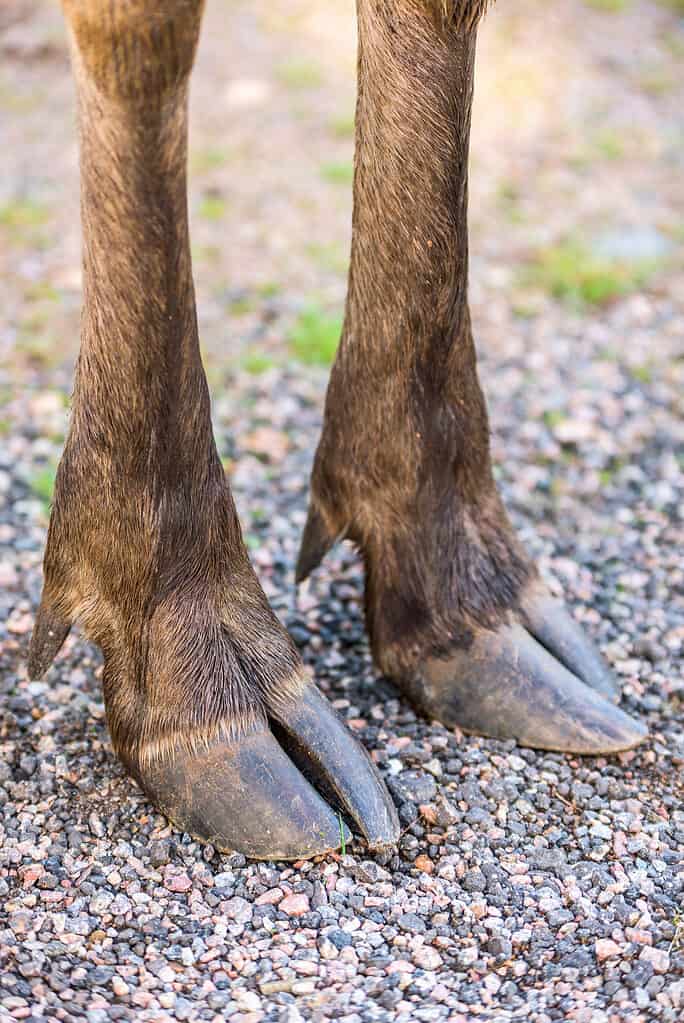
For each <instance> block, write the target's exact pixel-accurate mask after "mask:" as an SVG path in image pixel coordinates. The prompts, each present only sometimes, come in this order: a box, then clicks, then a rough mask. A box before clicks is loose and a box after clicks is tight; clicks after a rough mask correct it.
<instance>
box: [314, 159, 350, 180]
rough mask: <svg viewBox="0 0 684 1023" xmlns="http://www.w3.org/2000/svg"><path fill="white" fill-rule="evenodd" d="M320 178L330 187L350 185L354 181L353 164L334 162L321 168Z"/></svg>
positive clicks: (345, 161)
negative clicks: (328, 183)
mask: <svg viewBox="0 0 684 1023" xmlns="http://www.w3.org/2000/svg"><path fill="white" fill-rule="evenodd" d="M321 177H322V178H323V180H324V181H329V182H330V184H332V185H351V184H352V182H353V180H354V164H353V163H352V161H351V160H334V161H332V162H331V163H324V164H323V165H322V166H321Z"/></svg>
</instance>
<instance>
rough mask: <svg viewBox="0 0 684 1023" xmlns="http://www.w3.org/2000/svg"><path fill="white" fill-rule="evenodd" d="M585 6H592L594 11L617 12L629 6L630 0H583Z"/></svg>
mask: <svg viewBox="0 0 684 1023" xmlns="http://www.w3.org/2000/svg"><path fill="white" fill-rule="evenodd" d="M584 2H585V4H586V5H587V7H593V8H594V10H596V11H606V12H607V13H608V14H617V13H618V12H619V11H624V10H626V9H627V8H628V7H630V6H631V0H584Z"/></svg>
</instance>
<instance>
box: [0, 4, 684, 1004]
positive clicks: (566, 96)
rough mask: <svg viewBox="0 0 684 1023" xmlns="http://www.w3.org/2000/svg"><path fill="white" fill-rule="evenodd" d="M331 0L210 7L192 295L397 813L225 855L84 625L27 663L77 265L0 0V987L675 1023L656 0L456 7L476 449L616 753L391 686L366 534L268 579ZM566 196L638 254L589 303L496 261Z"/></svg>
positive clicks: (332, 244) (668, 98)
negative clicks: (132, 743)
mask: <svg viewBox="0 0 684 1023" xmlns="http://www.w3.org/2000/svg"><path fill="white" fill-rule="evenodd" d="M328 6H329V5H326V4H325V3H323V2H322V0H316V2H314V0H307V2H304V0H301V2H298V3H294V4H290V5H286V4H285V3H284V2H282V0H274V2H273V3H272V4H269V11H268V13H266V12H262V13H260V14H258V15H257V14H254V13H253V11H252V10H251V7H250V5H248V4H246V3H235V4H231V5H225V7H224V6H222V5H220V4H219V3H218V2H217V0H214V3H213V6H212V4H211V3H210V5H209V10H208V15H207V17H208V24H207V25H206V26H205V34H204V37H203V42H202V46H201V48H200V54H199V59H198V68H197V73H196V82H195V92H194V96H195V98H194V101H193V102H194V106H193V116H194V122H193V124H194V125H196V127H195V128H194V129H193V130H194V132H195V134H194V136H193V138H194V142H193V146H192V148H191V168H194V170H193V171H192V174H193V176H192V178H191V184H192V189H191V208H192V209H193V210H194V211H195V212H194V214H193V215H194V220H193V228H194V242H195V246H196V252H195V266H196V275H197V278H198V296H199V314H200V322H201V327H202V333H203V339H204V344H205V347H206V350H207V353H208V355H209V359H208V370H209V377H210V383H211V386H212V393H213V396H214V419H215V426H216V433H217V439H218V443H219V447H220V450H221V453H222V455H223V456H224V458H225V461H226V467H227V470H228V471H229V472H230V475H231V480H232V485H233V490H234V493H235V497H236V500H237V503H238V507H239V511H240V514H241V518H242V522H243V526H244V530H245V534H246V538H247V542H248V544H249V547H250V550H251V553H252V557H253V560H254V563H255V565H256V567H257V570H258V572H259V575H260V578H261V580H262V583H263V585H264V587H265V588H266V591H267V593H268V595H269V597H270V598H271V600H272V602H273V605H274V607H275V608H276V610H277V612H278V614H279V615H280V616H281V618H282V620H283V621H284V622H285V623H286V624H287V626H288V627H289V628H290V631H291V633H292V635H293V636H294V638H295V640H296V642H297V644H298V645H299V647H300V649H301V651H302V654H303V656H304V658H305V660H306V661H307V663H308V664H309V665H310V666H311V667H312V669H313V670H314V672H315V676H316V679H317V680H318V682H319V684H320V686H321V688H322V689H323V691H324V692H326V694H327V695H328V696H329V697H330V698H331V699H332V700H333V702H334V704H335V706H336V707H337V708H338V710H339V711H340V713H341V714H342V716H343V717H344V718H345V719H346V720H347V722H348V724H349V727H350V728H351V729H352V730H353V731H354V733H355V734H356V735H357V736H358V737H359V738H360V739H361V741H362V742H363V743H364V744H365V745H366V746H367V747H368V749H369V750H370V751H371V753H372V755H373V756H374V758H375V760H376V762H377V763H378V765H379V766H380V769H381V770H382V772H383V774H384V775H385V778H386V779H387V782H388V784H389V786H390V788H391V790H392V792H393V794H394V796H395V798H396V801H397V804H398V806H399V812H400V817H401V820H402V825H403V834H402V839H401V842H400V845H399V848H398V850H397V851H396V852H395V853H393V854H388V855H387V856H385V857H376V858H371V857H369V855H368V854H367V853H366V852H364V849H363V847H362V846H361V844H360V843H357V842H354V843H353V844H351V845H350V846H349V847H348V849H347V850H346V852H345V854H344V855H335V856H329V857H327V858H325V859H323V860H321V861H320V862H315V863H300V864H294V865H285V864H282V863H273V864H248V863H245V860H244V858H243V857H242V856H240V855H232V856H229V855H219V854H217V853H215V852H214V851H213V850H212V849H211V848H208V847H201V846H200V845H199V844H198V843H196V842H194V841H192V840H191V839H190V838H189V837H188V836H187V835H185V836H184V835H180V834H177V833H175V832H174V831H173V830H172V829H170V828H169V827H168V826H167V824H166V822H165V820H164V819H163V817H161V816H160V815H159V814H156V813H155V812H154V811H153V809H152V808H151V807H150V805H149V804H148V803H147V802H146V801H145V799H144V798H143V797H142V796H141V794H140V793H139V791H138V790H137V788H136V787H135V785H134V783H132V782H131V781H129V780H128V779H127V778H126V777H125V775H124V773H123V770H122V769H121V768H120V766H119V765H118V763H117V762H116V760H115V759H114V757H113V755H112V751H111V746H110V743H109V739H108V735H107V729H106V723H105V717H104V707H103V703H102V694H101V688H100V676H101V658H100V656H99V654H98V652H97V651H96V650H94V649H93V648H92V647H91V646H90V645H88V644H87V643H85V642H84V641H83V639H82V638H81V637H80V636H79V635H78V634H74V635H73V636H71V637H70V638H69V639H68V640H67V643H66V645H65V648H64V651H63V653H62V654H61V655H60V657H59V659H58V661H57V662H56V664H55V666H54V667H53V668H52V669H51V671H50V672H49V674H48V676H47V677H46V678H45V680H43V681H41V682H32V683H31V682H28V681H27V679H26V671H25V656H26V649H27V643H28V637H29V634H30V629H31V624H32V618H33V614H34V612H35V608H36V605H37V601H38V597H39V593H40V585H41V574H40V562H41V556H42V548H43V544H44V540H45V528H46V522H47V502H48V500H49V489H50V480H51V475H52V473H53V471H54V465H55V463H56V461H57V459H58V457H59V451H60V449H61V444H62V440H63V436H64V432H65V428H66V423H67V416H68V395H69V391H70V386H71V384H70V382H71V371H72V361H73V356H74V352H75V340H76V338H77V331H78V305H79V286H80V282H79V271H78V226H77V215H76V211H77V205H76V204H77V199H76V195H77V192H76V175H75V157H76V150H75V137H74V136H73V129H72V124H71V119H72V117H73V106H72V104H73V90H72V87H71V84H70V80H69V76H68V68H67V65H66V58H65V44H64V38H63V31H62V29H61V26H60V23H59V21H58V20H57V16H56V14H55V12H54V10H53V9H52V7H51V5H50V4H48V3H37V4H35V5H29V4H22V3H19V2H16V3H13V4H9V5H8V6H7V8H3V12H1V13H0V57H1V58H2V60H1V61H0V99H1V100H2V104H3V108H4V110H5V111H7V113H8V115H9V116H8V119H7V123H8V127H9V145H8V146H7V147H6V150H5V152H4V153H3V158H4V159H5V160H6V163H7V166H8V168H9V170H8V173H7V174H4V175H3V178H2V181H1V182H0V297H1V298H2V309H3V313H2V318H1V319H0V405H1V408H0V1019H5V1018H7V1019H24V1020H32V1019H48V1020H66V1021H71V1020H81V1019H85V1020H87V1021H88V1023H106V1021H109V1020H135V1021H143V1023H146V1021H164V1020H216V1021H218V1020H224V1019H226V1018H230V1019H231V1020H236V1021H238V1020H239V1021H242V1023H260V1021H262V1020H263V1021H276V1020H277V1021H283V1023H297V1021H299V1020H324V1019H337V1020H342V1021H345V1023H357V1021H358V1023H361V1021H366V1020H378V1021H385V1020H386V1021H390V1020H392V1021H394V1020H397V1021H400V1023H402V1021H409V1020H420V1021H426V1023H430V1021H433V1020H434V1021H442V1020H444V1021H446V1020H449V1021H454V1023H458V1021H466V1020H488V1021H502V1023H503V1021H509V1020H510V1021H513V1020H516V1021H517V1020H530V1021H532V1023H547V1021H550V1020H572V1021H577V1023H618V1021H629V1023H639V1021H644V1023H646V1021H650V1020H662V1021H671V1023H675V1021H678V1020H680V1019H681V1018H682V1017H683V1016H684V899H683V896H682V873H681V869H682V864H683V853H684V799H683V796H684V773H683V768H684V730H683V728H682V703H683V701H684V674H683V671H682V656H681V655H682V646H683V645H684V599H683V589H684V585H683V584H684V558H683V554H684V525H683V522H682V519H683V511H684V458H683V452H684V425H683V421H682V415H681V413H682V393H683V388H684V287H683V285H682V265H683V261H682V255H681V242H682V239H683V238H684V231H683V226H684V225H683V222H682V198H683V196H682V179H683V175H682V170H683V166H682V165H683V155H682V148H683V147H682V139H683V138H684V124H683V122H682V110H684V96H683V95H682V92H683V89H682V82H681V56H682V53H684V30H683V27H682V24H683V23H682V19H681V17H679V16H678V14H677V4H674V3H673V4H649V3H640V2H634V3H632V4H624V5H620V4H616V5H614V6H615V7H616V8H622V9H618V10H615V11H611V10H602V9H600V8H601V7H602V6H605V7H608V8H610V7H611V5H609V4H607V5H601V4H599V3H594V4H583V3H581V2H579V0H559V2H558V3H557V4H554V5H553V6H554V10H553V12H550V13H549V15H548V17H547V16H546V15H545V18H544V19H543V24H541V23H540V21H539V20H537V19H535V18H534V17H531V15H532V13H533V12H534V10H535V9H536V8H535V6H534V5H533V4H532V2H531V0H530V2H528V0H516V3H515V4H514V3H513V2H510V3H509V4H508V5H506V4H504V3H503V2H501V3H500V4H499V5H497V9H496V10H495V12H494V14H493V15H492V16H491V17H490V18H488V19H487V22H486V24H485V26H484V27H483V30H482V33H481V36H482V38H481V45H480V64H479V69H478V99H477V106H476V111H475V114H476V116H475V124H474V139H473V156H472V163H473V188H472V191H473V203H472V215H471V221H472V247H473V258H472V271H471V276H472V282H471V292H472V299H473V315H474V320H475V324H476V329H477V335H478V344H479V348H480V365H481V373H482V378H483V382H484V385H485V388H486V390H487V393H488V396H489V400H490V408H491V413H492V433H493V436H492V442H493V451H494V457H495V460H496V462H497V466H498V469H497V472H498V477H499V481H500V485H501V487H502V489H503V493H504V496H505V498H506V502H507V505H508V507H509V509H510V512H511V515H512V518H513V520H514V522H515V525H516V526H517V528H518V529H519V530H520V533H521V535H522V538H523V540H524V541H525V543H526V544H527V545H528V547H529V548H530V549H531V550H532V551H533V553H534V554H535V555H536V557H537V559H538V562H539V564H540V567H541V570H542V572H543V574H544V576H545V578H546V579H547V580H548V581H549V584H550V585H551V586H552V588H553V589H554V590H555V591H556V592H557V593H558V594H559V595H560V594H563V595H564V596H565V599H566V601H567V602H568V604H569V605H570V606H571V608H572V609H573V612H574V613H575V615H576V617H577V618H578V619H579V620H580V621H581V622H582V623H583V624H584V626H585V628H586V630H587V631H588V632H589V634H590V635H592V636H593V637H594V639H595V640H596V641H597V642H598V643H599V645H600V646H601V648H602V650H603V652H604V655H605V656H606V658H607V659H608V661H609V662H610V663H611V664H612V666H613V668H614V670H615V671H616V673H617V675H618V678H619V680H620V683H621V686H622V692H623V705H624V707H625V708H626V709H627V710H628V711H629V712H630V713H631V714H633V715H634V716H636V717H639V718H641V719H643V720H645V721H647V722H648V725H649V728H650V736H649V739H648V741H647V742H646V743H644V744H643V745H642V746H641V747H639V749H637V750H635V751H632V752H630V753H626V754H623V755H620V756H616V757H611V758H586V759H582V758H575V757H570V756H564V755H556V754H549V753H536V752H532V751H529V750H523V749H520V748H518V747H516V746H515V745H514V744H513V743H502V742H495V741H491V740H484V739H479V738H473V737H465V736H462V735H460V734H456V733H455V732H449V731H447V730H446V729H444V728H443V727H441V726H440V725H438V724H435V723H430V722H428V721H425V720H423V719H421V718H419V717H417V716H416V715H415V714H414V712H413V710H412V709H411V707H410V706H409V705H408V704H407V703H406V702H405V701H403V700H402V699H400V698H399V694H398V693H397V691H396V690H395V689H394V687H393V686H392V685H391V684H390V683H389V682H388V681H386V680H384V679H381V678H377V677H375V675H374V672H373V669H372V666H371V662H370V658H369V653H368V646H367V641H366V638H365V634H364V628H363V612H362V590H363V581H362V573H361V567H360V563H359V561H358V559H357V557H356V556H355V555H354V553H353V551H351V550H350V549H348V548H347V547H345V546H340V547H338V548H336V549H335V550H334V551H333V552H332V554H331V555H330V556H329V557H328V558H327V559H326V562H325V564H324V566H323V567H322V568H321V569H320V570H319V571H318V572H317V573H316V575H315V577H314V578H313V580H312V581H311V582H310V584H309V585H308V586H307V587H306V588H304V589H302V590H301V591H300V593H299V594H298V595H295V593H294V589H293V584H292V574H293V564H294V559H295V557H296V552H297V544H298V539H299V535H300V532H301V528H302V525H303V521H304V515H305V508H306V499H307V479H308V472H309V468H310V463H311V458H312V454H313V450H314V447H315V443H316V437H317V434H318V430H319V427H320V421H321V413H322V401H323V396H324V393H325V370H324V369H317V368H311V367H306V368H303V367H298V366H297V365H296V364H295V363H293V361H292V359H291V356H290V353H289V351H288V346H287V340H286V339H287V336H288V332H289V330H290V329H291V327H292V323H293V322H294V320H295V319H296V316H297V312H298V310H299V309H300V308H301V306H302V304H304V303H305V302H307V301H309V300H310V298H311V296H314V298H315V300H316V302H319V303H321V305H322V306H323V307H325V308H331V309H332V310H333V311H337V310H338V309H339V305H340V303H341V301H342V297H343V294H344V267H343V266H339V265H338V260H339V252H344V251H345V247H346V244H347V240H348V216H349V192H348V188H347V189H346V190H345V189H342V188H340V186H339V184H337V185H336V184H334V183H332V184H331V183H330V182H327V183H326V180H325V175H321V174H320V173H319V170H320V168H319V166H318V164H317V162H318V161H320V165H321V166H322V165H326V166H327V165H328V164H331V163H334V162H337V163H338V164H339V163H340V162H341V161H345V160H347V161H348V160H349V158H350V153H351V139H350V138H349V137H348V132H347V131H346V128H345V126H344V123H343V120H344V118H343V117H342V115H343V114H345V113H346V111H347V110H348V108H349V106H350V104H351V102H352V96H353V21H352V14H351V9H349V10H347V9H345V10H344V11H342V12H341V13H340V12H337V11H335V12H331V11H330V10H328ZM5 10H9V11H10V12H12V11H13V12H14V17H9V18H6V20H5V21H4V22H3V20H2V19H3V17H5V14H4V11H5ZM528 15H529V17H528ZM225 40H231V41H232V42H231V46H232V47H233V49H232V51H231V52H232V53H234V54H235V63H234V64H230V65H229V64H227V62H226V61H225V52H224V51H225V45H226V44H225ZM326 47H327V48H326ZM321 53H326V54H328V53H330V63H329V65H327V64H325V63H324V62H323V61H322V60H321V57H320V54H321ZM316 61H318V63H316ZM678 62H679V63H678ZM678 68H679V71H678V70H677V69H678ZM314 72H315V74H314ZM316 76H318V77H316ZM542 85H543V89H542V88H541V86H542ZM205 98H207V99H211V100H212V102H206V103H205V102H204V99H205ZM343 107H344V109H343ZM231 112H232V120H231ZM331 125H332V128H331V127H330V126H331ZM225 132H228V133H229V138H228V141H227V142H226V141H225ZM222 133H223V134H222ZM312 139H315V140H316V145H319V148H318V149H316V146H312V141H311V140H312ZM221 147H223V148H225V152H223V150H222V148H221ZM312 150H316V152H315V155H314V156H312ZM221 152H223V155H221ZM273 153H276V154H277V157H278V159H277V160H274V159H273ZM212 154H213V155H212ZM269 154H270V156H269ZM281 157H282V160H281ZM313 161H316V162H313ZM333 176H334V175H333ZM328 177H330V175H328ZM207 198H209V199H213V200H214V203H213V205H212V204H209V205H208V206H207V205H206V200H207ZM203 203H204V205H203ZM221 203H225V207H224V206H222V205H221ZM202 211H204V213H203V212H202ZM207 214H208V215H207ZM580 227H581V234H582V237H583V238H585V239H589V241H588V242H587V244H589V245H590V246H594V247H595V251H596V252H600V253H603V254H605V253H606V252H608V253H609V255H610V254H611V253H612V254H613V255H614V254H615V252H616V251H617V252H619V253H624V252H625V251H629V252H630V253H632V254H634V253H635V252H636V253H637V256H638V257H639V259H640V260H642V261H646V259H647V260H648V261H649V263H650V262H652V263H654V266H653V267H652V268H651V271H650V272H649V274H648V275H646V276H645V277H644V279H643V280H642V279H641V278H640V279H639V280H638V281H636V280H635V281H633V282H632V283H631V284H630V286H628V287H625V288H624V293H623V294H621V295H619V296H617V297H615V298H614V299H613V300H611V301H607V302H605V303H604V304H601V305H598V306H592V305H586V304H581V303H579V302H577V301H575V302H574V303H573V302H570V303H569V302H567V301H563V299H562V298H561V297H559V295H558V289H557V288H556V289H555V291H556V294H554V293H553V292H554V288H553V287H552V288H549V286H548V282H546V283H545V282H544V281H541V282H540V280H539V279H534V278H531V277H530V275H529V274H528V273H525V272H521V271H524V269H525V267H529V266H530V265H532V263H531V256H532V254H533V253H535V252H537V251H538V250H539V247H540V246H549V245H553V244H555V243H556V242H557V241H558V240H559V239H563V238H565V237H567V236H568V233H569V232H576V231H578V230H579V229H580ZM642 257H643V259H642ZM578 258H579V257H578ZM655 264H657V265H655ZM274 282H276V283H277V285H278V286H277V287H276V286H275V284H274ZM255 352H257V353H259V355H260V356H261V357H262V360H263V361H262V362H261V363H260V364H259V365H258V367H257V366H256V365H255V364H254V362H253V361H251V362H250V357H251V356H253V355H254V353H255ZM266 355H267V356H268V358H265V356H266ZM248 368H251V369H252V372H249V371H248ZM256 368H258V369H259V370H260V372H259V373H258V374H257V373H255V372H254V370H255V369H256Z"/></svg>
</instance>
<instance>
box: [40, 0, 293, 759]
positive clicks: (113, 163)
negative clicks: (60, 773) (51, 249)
mask: <svg viewBox="0 0 684 1023" xmlns="http://www.w3.org/2000/svg"><path fill="white" fill-rule="evenodd" d="M153 6H154V7H155V10H156V9H157V8H156V5H153ZM166 9H167V13H168V16H169V18H170V20H169V21H168V22H167V21H166V20H164V22H163V25H164V26H165V28H166V29H168V28H169V26H170V25H173V26H174V32H173V33H167V34H164V33H162V34H161V35H159V36H158V35H157V34H156V32H155V31H154V30H153V29H150V30H148V25H149V18H148V15H149V12H150V10H151V6H150V3H149V2H145V0H140V2H138V3H135V2H128V3H115V4H109V3H107V4H99V3H92V2H91V3H77V2H72V0H68V2H67V3H66V4H65V11H66V13H67V17H68V18H69V20H70V25H71V28H72V32H73V38H74V47H73V64H74V70H75V74H76V80H77V86H78V98H79V128H80V140H81V189H82V220H83V242H84V252H83V260H84V310H83V324H82V338H81V351H80V355H79V360H78V366H77V371H76V381H75V389H74V400H73V416H72V422H71V428H70V432H69V436H68V439H67V442H66V446H65V452H64V456H63V459H62V462H61V465H60V467H59V472H58V476H57V482H56V490H55V501H54V511H53V514H52V519H51V523H50V531H49V538H48V545H47V552H46V556H45V591H44V602H46V603H47V604H48V606H50V607H51V608H53V609H56V610H57V612H58V615H59V617H60V618H61V619H67V620H72V619H74V618H79V619H80V620H81V622H82V624H83V627H84V629H85V632H86V633H87V635H88V636H89V637H90V638H91V639H92V640H94V642H96V643H97V644H98V645H99V646H100V647H101V648H102V650H103V653H104V657H105V674H104V691H105V700H106V704H107V715H108V721H109V726H110V731H111V734H112V739H113V742H114V745H115V747H116V749H117V750H118V751H119V752H120V754H121V755H122V757H123V758H124V759H125V760H126V762H127V763H129V764H133V765H134V764H135V762H138V761H142V760H144V759H145V757H146V756H149V755H151V754H152V753H156V752H159V751H160V750H162V749H166V748H170V747H171V745H172V744H173V743H175V742H176V741H177V739H178V737H185V738H186V739H187V741H189V742H193V741H198V740H199V739H200V738H206V737H207V736H209V735H211V734H215V733H216V732H217V731H219V730H225V731H229V730H230V731H239V730H241V729H244V728H249V727H251V726H252V725H253V724H255V723H256V722H257V721H259V720H261V719H262V718H263V717H264V716H265V714H266V713H267V711H268V708H269V704H271V705H272V704H273V702H274V701H276V700H278V699H281V698H285V697H286V696H287V694H288V693H294V692H297V691H298V690H299V688H300V685H301V679H302V667H301V664H300V661H299V657H298V655H297V653H296V651H295V649H294V646H293V644H292V643H291V641H290V639H289V637H288V635H287V633H286V632H285V631H284V630H283V629H282V627H281V626H280V625H279V623H278V621H277V619H276V617H275V615H274V614H273V612H272V611H271V609H270V607H269V605H268V602H267V600H266V597H265V595H264V593H263V591H262V590H261V587H260V586H259V584H258V582H257V580H256V577H255V575H254V573H253V571H252V568H251V566H250V564H249V560H248V557H247V553H246V550H245V547H244V544H243V542H242V536H241V532H240V526H239V523H238V520H237V515H236V511H235V506H234V504H233V501H232V497H231V494H230V490H229V488H228V485H227V483H226V481H225V477H224V473H223V468H222V465H221V462H220V459H219V457H218V454H217V452H216V448H215V445H214V440H213V435H212V429H211V420H210V407H209V394H208V390H207V385H206V379H205V375H204V370H203V367H202V363H201V359H200V352H199V343H198V335H197V320H196V313H195V300H194V292H193V285H192V276H191V267H190V249H189V240H188V218H187V208H186V180H185V164H186V144H187V78H188V75H189V72H190V67H191V64H192V56H193V53H194V46H195V42H196V39H197V32H198V28H199V16H200V13H201V4H200V3H189V2H178V3H176V4H175V5H174V4H169V5H167V8H166ZM111 11H113V12H114V17H113V18H112V20H111V21H110V20H108V19H109V18H110V12H111ZM174 38H175V40H176V45H177V47H178V52H177V53H175V52H174V51H173V50H172V45H173V44H172V41H171V40H173V39H174ZM159 39H163V45H161V44H159V45H158V40H159ZM170 48H171V49H170ZM170 65H171V66H172V67H173V68H174V72H173V74H172V75H170V74H169V66H170ZM179 69H184V70H183V73H181V72H180V71H179Z"/></svg>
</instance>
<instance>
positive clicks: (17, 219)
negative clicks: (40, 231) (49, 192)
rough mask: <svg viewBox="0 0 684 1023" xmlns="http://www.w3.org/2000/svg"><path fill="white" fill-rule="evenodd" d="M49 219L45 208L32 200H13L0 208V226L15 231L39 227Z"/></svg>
mask: <svg viewBox="0 0 684 1023" xmlns="http://www.w3.org/2000/svg"><path fill="white" fill-rule="evenodd" d="M48 217H49V211H48V209H47V207H45V206H43V204H42V203H39V202H36V201H35V200H34V199H15V200H14V201H13V202H6V203H4V204H3V205H2V206H0V226H2V227H9V228H15V229H22V228H26V227H40V226H41V225H42V224H44V223H45V222H46V221H47V219H48Z"/></svg>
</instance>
